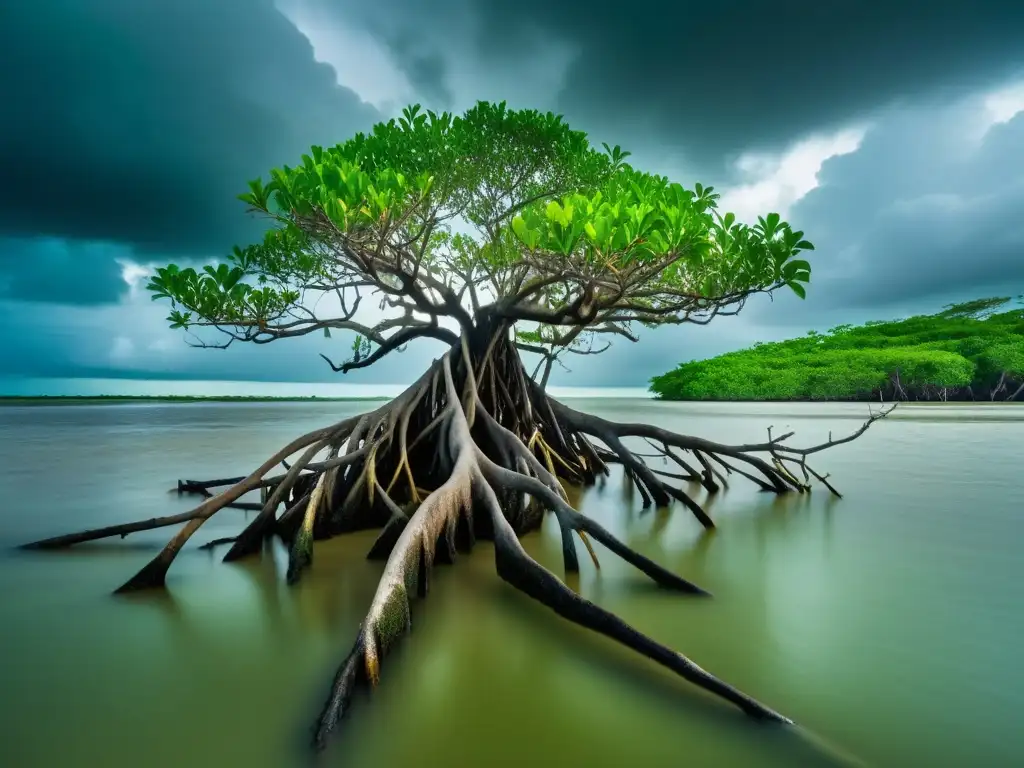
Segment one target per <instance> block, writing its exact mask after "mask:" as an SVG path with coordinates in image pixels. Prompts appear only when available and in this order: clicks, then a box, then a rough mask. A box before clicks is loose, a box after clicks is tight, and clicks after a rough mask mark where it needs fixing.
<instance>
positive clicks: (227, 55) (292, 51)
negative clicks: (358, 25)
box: [0, 0, 379, 301]
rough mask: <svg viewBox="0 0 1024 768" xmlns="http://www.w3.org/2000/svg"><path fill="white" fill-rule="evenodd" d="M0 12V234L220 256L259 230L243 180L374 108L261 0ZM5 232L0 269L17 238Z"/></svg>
mask: <svg viewBox="0 0 1024 768" xmlns="http://www.w3.org/2000/svg"><path fill="white" fill-rule="evenodd" d="M2 20H3V21H2V23H0V52H2V53H0V57H2V58H0V61H2V64H3V66H0V94H2V95H3V105H4V113H5V115H6V117H5V118H4V124H3V131H2V132H0V177H2V178H3V179H4V184H3V185H2V187H0V230H2V231H3V232H4V233H5V234H7V235H8V236H12V237H20V238H22V239H32V238H36V237H38V236H48V237H53V238H64V239H67V240H85V241H93V242H99V243H111V242H112V243H118V244H121V245H123V246H127V247H130V248H132V249H133V250H135V251H136V252H138V253H140V254H142V255H143V256H145V255H149V254H157V255H159V256H166V255H173V254H189V255H194V256H200V257H207V256H209V255H210V254H214V253H220V252H223V251H224V250H225V249H226V248H228V247H230V245H231V244H233V243H234V242H235V241H238V240H246V239H248V238H250V237H252V236H253V235H254V234H256V233H257V232H258V231H259V229H258V224H256V223H255V222H253V221H252V220H251V219H250V218H248V217H246V216H245V214H244V209H243V207H242V205H241V203H239V202H238V201H237V199H236V196H237V194H238V193H239V192H241V191H244V189H245V182H246V181H247V180H248V179H250V178H254V177H255V176H257V175H259V174H265V173H266V172H267V170H268V169H269V168H271V167H273V166H275V165H280V164H282V163H285V162H294V158H295V157H297V156H298V154H299V153H300V152H302V151H304V150H305V149H306V148H308V147H309V145H310V144H313V143H318V142H321V143H322V142H330V143H333V142H334V141H337V139H338V137H339V136H346V135H348V134H351V133H353V132H355V131H356V130H362V129H365V128H367V127H368V126H370V125H372V123H373V122H374V121H375V120H376V119H377V118H378V117H379V116H378V114H377V112H376V110H375V109H373V108H372V107H370V106H369V105H367V104H364V103H363V102H362V101H361V100H360V99H359V98H358V97H357V96H356V95H355V94H354V93H353V92H352V91H350V90H348V89H345V88H343V87H341V86H339V85H338V84H337V81H336V78H335V75H334V71H333V70H332V69H331V68H330V67H329V66H327V65H325V64H320V63H317V62H316V61H315V60H314V58H313V55H312V48H311V46H310V44H309V42H308V41H307V40H306V39H305V38H304V37H303V36H302V34H301V33H300V32H299V31H298V30H297V29H295V27H294V26H293V25H292V24H291V23H290V22H289V21H288V20H287V19H286V18H285V17H284V16H282V15H281V14H280V13H279V12H278V11H277V9H276V8H275V7H274V5H273V3H272V2H270V0H216V2H212V1H210V0H147V2H135V3H125V2H121V0H92V1H91V2H88V3H83V2H80V1H77V0H44V1H43V2H38V3H27V2H26V3H7V4H5V6H4V10H3V14H2ZM11 245H12V244H10V243H8V244H6V246H7V247H4V249H3V251H2V253H3V256H0V258H2V259H3V267H4V269H5V271H7V270H16V269H18V268H19V265H22V264H25V263H26V259H25V258H23V257H22V256H21V255H19V254H18V253H17V251H18V250H20V249H31V247H32V246H28V245H22V246H20V247H19V246H15V247H11ZM96 247H97V248H98V247H99V246H96ZM68 249H69V250H71V251H74V250H80V248H79V246H68ZM43 250H45V247H44V248H43ZM93 250H94V251H95V250H96V248H94V249H93ZM113 255H116V254H113ZM113 255H112V256H113ZM99 261H103V260H102V259H100V260H99ZM106 261H107V262H108V263H106V264H103V265H102V266H100V267H99V268H100V269H106V270H109V269H110V263H112V262H113V259H112V258H110V259H107V260H106ZM96 263H97V261H95V260H94V259H93V257H92V256H89V255H85V256H84V257H83V258H81V259H80V260H79V264H80V267H79V268H80V271H81V272H83V273H84V272H86V271H87V270H88V268H89V266H90V265H93V264H96ZM34 268H35V267H31V266H30V267H28V269H34ZM53 279H54V280H58V279H59V277H58V276H57V275H55V276H54V278H53ZM101 293H102V292H101ZM95 296H96V293H95V292H93V291H90V292H88V295H85V296H84V300H86V301H91V300H93V298H95ZM72 298H73V297H72Z"/></svg>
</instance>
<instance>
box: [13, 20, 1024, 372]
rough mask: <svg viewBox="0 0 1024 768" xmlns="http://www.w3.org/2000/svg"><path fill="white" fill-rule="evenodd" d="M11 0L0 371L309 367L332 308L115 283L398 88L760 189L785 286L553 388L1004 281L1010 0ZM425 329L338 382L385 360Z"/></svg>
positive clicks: (596, 360) (234, 226) (220, 220)
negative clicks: (787, 277) (781, 250)
mask: <svg viewBox="0 0 1024 768" xmlns="http://www.w3.org/2000/svg"><path fill="white" fill-rule="evenodd" d="M637 7H643V9H644V10H643V11H641V12H638V13H628V12H626V10H625V8H624V6H622V5H621V4H618V3H611V2H609V1H608V0H588V1H587V2H584V1H583V0H572V2H554V1H553V0H374V1H373V2H372V3H365V2H355V0H351V1H350V0H279V2H276V3H275V2H273V1H272V0H134V2H126V1H125V0H88V2H87V1H86V0H33V1H32V2H28V0H25V1H24V2H9V3H3V5H2V8H0V105H2V108H0V179H2V180H3V184H2V185H0V345H3V348H2V349H0V353H2V354H0V377H4V376H7V377H10V376H31V377H40V376H52V377H103V378H111V377H113V378H117V377H123V378H182V379H197V378H198V379H253V380H266V381H286V380H287V381H338V380H341V379H340V377H339V376H338V375H337V374H333V373H332V372H331V371H330V370H329V369H328V368H327V367H326V366H325V364H324V363H323V361H322V360H321V359H320V358H319V357H318V356H317V354H316V353H317V352H320V351H323V352H327V353H329V354H332V353H333V354H335V355H336V356H343V354H344V349H345V348H346V347H347V346H348V341H347V340H346V339H345V338H344V337H343V336H342V335H341V334H336V335H335V338H334V339H331V340H326V339H323V338H322V337H318V338H309V339H301V340H296V341H289V342H281V343H275V344H271V345H268V346H262V347H259V348H254V349H248V348H239V349H234V348H233V349H230V350H227V351H217V350H197V349H191V348H189V347H188V346H186V345H185V343H184V341H183V339H182V337H181V335H180V334H179V333H176V332H174V331H170V330H169V329H167V327H166V323H165V321H164V317H165V316H166V310H167V307H166V306H165V305H163V304H154V303H152V302H151V301H150V300H149V297H148V296H147V295H145V292H144V291H142V290H141V288H142V285H143V284H144V278H145V275H146V274H147V272H148V269H150V268H151V267H152V266H153V265H156V264H160V263H166V262H167V261H170V260H176V261H185V260H203V259H214V258H217V257H219V256H220V255H222V254H223V253H225V252H226V251H227V250H228V249H229V248H230V246H231V245H233V244H235V243H236V242H243V243H244V242H245V241H247V240H248V239H250V238H252V237H253V236H254V234H256V233H257V230H255V229H254V224H253V222H252V221H251V220H250V219H249V218H247V217H246V215H245V214H244V210H243V206H242V204H241V203H239V202H237V200H236V198H235V196H236V195H237V194H238V193H239V192H240V191H242V190H243V189H244V185H245V182H246V180H248V179H250V178H253V177H255V176H257V175H260V174H264V175H265V174H266V172H267V171H268V170H269V169H270V168H271V167H273V166H276V165H281V164H283V163H294V162H295V161H296V160H297V159H298V157H299V155H300V154H301V153H302V152H303V151H305V150H306V149H307V148H308V147H309V145H311V144H324V143H327V144H334V143H337V142H339V141H343V140H344V139H346V138H347V137H349V136H350V135H351V134H353V133H354V132H356V131H358V130H365V129H367V128H369V127H370V126H372V124H373V123H374V122H376V121H377V120H380V119H382V118H387V117H390V116H392V115H394V114H395V113H396V112H397V111H399V110H400V109H401V107H402V106H403V105H405V104H407V103H411V102H420V103H423V104H425V105H427V106H431V107H434V108H444V109H453V110H460V111H461V110H463V109H465V108H466V107H468V106H470V105H472V103H473V102H474V101H476V100H478V99H487V100H500V99H506V100H508V101H509V102H510V104H512V105H513V106H519V107H537V108H540V109H553V110H556V111H558V112H561V113H563V114H564V115H565V116H566V117H567V119H568V120H569V121H570V122H571V123H572V124H573V125H574V126H576V127H580V128H583V129H584V130H586V131H588V132H589V133H590V134H591V136H592V138H593V139H594V140H595V141H597V142H599V141H608V142H610V143H613V144H621V145H622V146H624V147H625V148H627V149H630V150H632V151H633V153H634V156H633V158H632V160H633V161H635V164H636V165H637V166H639V167H642V168H644V169H645V170H651V171H656V172H660V173H664V174H667V175H669V176H670V177H672V178H673V179H675V180H678V181H680V182H682V183H683V184H685V185H687V186H692V185H693V183H694V182H695V181H701V182H702V183H704V184H713V185H715V186H716V187H717V188H719V190H720V191H722V192H723V207H726V208H728V209H730V210H734V211H735V212H736V213H737V214H738V215H739V216H740V218H741V219H750V218H752V217H753V216H756V215H757V214H759V213H765V212H768V211H773V210H774V211H778V212H780V213H782V214H783V215H784V216H786V217H787V218H788V219H789V220H790V221H791V222H793V224H794V225H795V226H796V227H797V228H799V229H802V230H804V231H805V233H806V234H807V237H808V238H809V239H811V240H812V241H813V242H814V243H815V244H816V245H817V247H818V249H817V252H816V253H815V254H814V258H813V262H812V263H813V267H814V274H813V277H812V283H811V286H810V289H809V295H808V298H807V300H806V301H804V302H801V301H800V300H798V299H796V298H795V297H793V296H791V295H785V296H781V295H780V296H777V297H776V299H775V301H774V302H770V301H768V300H758V301H753V302H751V303H750V304H749V305H748V306H747V308H746V309H745V310H744V312H743V313H742V314H741V315H740V316H739V317H737V318H725V319H721V320H720V321H716V322H715V323H714V324H712V325H711V326H708V327H697V328H671V329H662V330H659V331H658V332H648V333H646V334H644V335H643V337H642V340H641V342H640V343H639V344H629V343H627V342H621V343H617V344H616V345H615V347H614V348H613V350H612V351H610V352H608V353H607V354H605V355H602V356H598V357H592V358H582V359H577V360H574V361H570V362H571V367H572V372H571V373H568V372H564V371H556V373H555V375H554V383H556V384H562V385H580V386H593V385H614V386H630V385H635V386H644V385H645V384H646V381H647V379H648V378H649V377H650V376H651V375H653V374H656V373H660V372H662V371H663V370H665V369H666V368H668V367H670V366H671V365H672V364H674V363H676V362H680V361H683V360H687V359H691V358H700V357H707V356H711V355H714V354H718V353H720V352H724V351H728V350H731V349H737V348H740V347H744V346H747V345H749V344H751V343H752V342H754V341H758V340H770V339H781V338H785V337H788V336H792V335H797V334H802V333H804V332H806V331H807V330H808V329H811V328H814V329H827V328H829V327H831V326H833V325H836V324H839V323H844V322H863V321H864V320H869V319H887V318H890V317H898V316H905V315H907V314H910V313H914V312H919V311H931V310H934V309H937V308H939V307H941V306H942V305H943V304H946V303H949V302H951V301H957V300H965V299H970V298H976V297H979V296H987V295H1010V294H1013V295H1016V294H1020V293H1022V292H1024V215H1022V212H1024V3H1022V2H1019V0H1016V1H1014V0H1003V2H999V1H997V0H975V2H972V3H964V2H947V1H946V0H902V1H895V0H894V1H893V2H888V3H881V2H879V3H855V2H849V0H844V1H843V2H838V1H832V0H773V1H772V2H761V1H760V0H757V1H755V0H749V1H748V2H742V1H738V2H732V3H711V2H707V1H706V0H705V1H704V2H699V3H697V2H688V1H687V0H673V1H672V2H653V3H651V2H649V3H645V4H641V5H638V6H637ZM437 351H438V348H437V347H435V346H432V345H431V342H426V343H424V344H422V345H421V346H419V347H411V348H410V349H409V350H408V351H407V352H405V353H404V354H403V355H393V356H391V358H389V359H385V361H383V362H382V363H380V364H379V365H377V366H373V367H372V368H370V369H368V370H365V371H357V372H353V373H351V374H348V376H347V377H345V379H344V381H346V382H350V383H360V384H366V383H374V382H380V383H402V382H406V381H410V380H411V379H412V378H413V377H414V376H415V373H416V368H418V367H420V366H421V365H422V364H424V363H425V362H426V361H427V360H428V359H430V357H432V356H433V355H435V354H436V353H437Z"/></svg>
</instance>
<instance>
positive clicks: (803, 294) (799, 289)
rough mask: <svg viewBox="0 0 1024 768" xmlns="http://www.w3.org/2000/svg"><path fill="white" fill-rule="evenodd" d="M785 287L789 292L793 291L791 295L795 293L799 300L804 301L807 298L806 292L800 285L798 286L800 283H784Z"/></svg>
mask: <svg viewBox="0 0 1024 768" xmlns="http://www.w3.org/2000/svg"><path fill="white" fill-rule="evenodd" d="M786 285H788V286H789V289H790V290H791V291H793V293H795V294H796V295H797V296H799V297H800V298H801V299H806V298H807V290H806V289H805V288H804V287H803V286H802V285H800V283H792V282H791V283H786Z"/></svg>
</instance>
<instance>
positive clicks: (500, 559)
mask: <svg viewBox="0 0 1024 768" xmlns="http://www.w3.org/2000/svg"><path fill="white" fill-rule="evenodd" d="M444 375H445V384H446V387H447V389H448V390H449V393H450V395H451V396H450V398H449V401H448V402H449V405H448V406H447V407H446V409H445V413H444V419H443V421H444V425H445V429H444V434H445V435H446V439H447V446H446V448H447V451H448V453H449V454H450V455H451V457H452V458H453V460H454V465H453V468H452V470H451V473H450V475H449V477H448V479H447V481H446V482H445V483H444V484H443V485H442V486H441V487H440V488H438V489H437V490H436V491H434V492H433V493H431V494H430V495H428V496H427V497H426V498H425V499H424V501H423V502H422V503H421V504H420V505H419V507H418V508H417V509H416V511H415V512H414V513H413V515H412V516H411V517H409V518H408V519H405V518H404V516H403V515H402V513H401V511H400V510H394V511H393V515H392V517H391V520H390V521H389V523H388V525H387V526H385V529H384V531H383V532H382V533H381V536H380V537H379V538H378V540H377V542H376V543H375V545H374V550H372V551H371V552H372V553H376V555H378V556H379V555H380V554H382V553H383V551H388V552H389V554H388V558H387V563H386V565H385V567H384V572H383V575H382V576H381V579H380V583H379V585H378V588H377V591H376V593H375V595H374V598H373V601H372V602H371V605H370V609H369V611H368V613H367V615H366V618H365V619H364V621H363V623H362V625H361V627H360V630H359V634H358V636H357V638H356V641H355V643H354V645H353V648H352V651H351V652H350V653H349V655H348V656H347V657H346V658H345V660H344V661H343V662H342V664H341V666H340V667H339V668H338V671H337V673H336V674H335V677H334V681H333V684H332V686H331V691H330V694H329V696H328V698H327V701H326V703H325V705H324V707H323V710H322V712H321V714H320V717H319V718H318V720H317V723H316V727H315V735H314V739H313V742H314V746H315V747H316V748H318V749H320V748H322V747H323V746H324V745H325V743H326V740H327V738H328V736H329V735H330V733H331V732H332V731H334V730H335V729H336V728H337V726H338V724H339V722H340V721H341V719H342V718H343V717H344V715H345V714H346V713H347V712H348V711H349V709H350V707H351V700H352V695H353V691H354V689H355V687H356V685H357V683H359V682H360V681H366V682H368V683H369V684H370V685H371V686H373V685H376V684H377V681H378V680H379V676H380V666H381V662H382V660H383V658H384V657H385V655H386V654H387V652H388V651H389V650H390V649H391V648H392V647H393V646H394V644H395V643H396V642H397V641H398V640H399V639H400V638H401V637H403V636H404V635H405V634H406V633H407V632H408V631H409V630H410V628H411V601H412V597H413V596H414V595H415V596H419V597H423V596H425V595H426V593H427V588H428V584H429V575H430V571H431V568H432V566H433V563H434V562H435V560H438V559H446V560H447V558H441V557H438V555H439V554H440V552H439V550H438V547H437V545H438V543H442V547H441V551H444V550H445V549H447V550H448V551H449V552H450V553H451V555H452V557H454V530H455V528H456V526H457V524H458V523H459V522H460V521H461V520H466V521H467V522H468V523H470V524H472V520H473V516H474V510H477V509H479V508H481V507H483V508H486V510H487V512H488V517H489V522H490V524H491V526H492V527H493V538H494V541H495V565H496V567H497V570H498V574H499V576H500V577H501V578H502V579H504V580H505V581H507V582H508V583H509V584H511V585H512V586H514V587H516V588H518V589H520V590H521V591H523V592H525V593H526V594H527V595H529V596H530V597H533V598H534V599H536V600H538V601H540V602H541V603H543V604H544V605H547V606H548V607H550V608H552V609H553V610H555V611H556V612H557V613H559V615H561V616H563V617H564V618H567V619H569V620H570V621H573V622H575V623H577V624H580V625H582V626H585V627H587V628H588V629H592V630H594V631H597V632H600V633H602V634H604V635H607V636H608V637H611V638H612V639H615V640H617V641H619V642H621V643H623V644H625V645H626V646H628V647H630V648H632V649H633V650H636V651H638V652H639V653H642V654H643V655H645V656H647V657H649V658H651V659H653V660H655V661H657V662H659V663H660V664H662V665H663V666H666V667H668V668H669V669H671V670H673V671H674V672H676V673H677V674H679V675H681V676H682V677H684V678H685V679H687V680H689V681H691V682H693V683H694V684H696V685H698V686H700V687H701V688H704V689H705V690H707V691H710V692H712V693H714V694H716V695H718V696H720V697H722V698H724V699H726V700H727V701H730V702H731V703H733V704H735V705H736V706H738V707H739V708H740V709H742V710H743V711H744V712H746V713H747V714H748V715H751V716H752V717H756V718H759V719H766V720H772V721H775V722H780V723H790V722H791V721H790V720H789V719H788V718H786V717H784V716H782V715H780V714H779V713H777V712H775V711H774V710H772V709H770V708H768V707H766V706H765V705H763V704H761V703H759V702H757V701H756V700H754V699H753V698H751V697H749V696H747V695H746V694H744V693H742V692H740V691H738V690H736V689H735V688H733V687H732V686H729V685H728V684H726V683H724V682H722V681H721V680H719V679H718V678H716V677H714V676H713V675H711V674H710V673H708V672H706V671H705V670H703V669H701V668H700V667H699V666H697V665H696V664H694V663H693V662H692V661H690V660H689V659H687V658H686V657H685V656H682V655H681V654H679V653H676V652H675V651H672V650H671V649H669V648H667V647H665V646H663V645H660V644H659V643H657V642H655V641H654V640H652V639H650V638H648V637H647V636H645V635H643V634H642V633H640V632H638V631H637V630H636V629H634V628H632V627H630V626H629V625H628V624H626V623H625V622H623V621H622V620H620V619H618V618H617V617H615V616H614V615H613V614H611V613H609V612H607V611H605V610H604V609H602V608H599V607H598V606H596V605H594V604H593V603H591V602H589V601H587V600H585V599H583V598H581V597H579V596H578V595H576V594H575V593H573V592H572V591H571V590H570V589H569V588H568V587H566V586H565V584H563V583H562V582H561V581H560V580H559V579H558V578H556V577H555V576H554V575H553V574H552V573H550V572H549V571H547V570H545V569H544V568H543V567H542V566H540V565H539V564H538V563H536V562H535V561H534V560H533V559H532V558H530V557H529V555H527V554H526V552H525V550H523V548H522V545H521V544H520V543H519V539H518V537H517V535H516V532H515V531H514V530H513V528H512V525H511V524H510V522H509V519H508V518H509V511H508V509H507V506H506V505H505V504H503V502H502V501H501V500H500V499H501V498H504V497H507V492H509V491H512V492H514V493H515V494H521V495H524V496H527V497H529V498H530V499H532V500H533V501H535V502H536V503H539V504H541V505H543V506H544V507H546V508H548V509H550V510H552V511H553V512H554V513H555V515H556V517H557V520H558V524H559V526H560V528H561V530H562V532H563V544H564V543H565V542H566V541H571V534H572V533H574V532H575V533H576V534H578V535H580V536H581V538H582V539H583V540H584V542H585V543H586V545H587V547H588V550H590V551H591V553H592V556H593V557H594V559H595V561H596V554H594V553H593V547H592V546H591V545H590V542H589V538H591V537H592V538H593V539H594V540H596V541H597V542H599V543H601V544H603V545H604V546H605V547H607V548H608V549H609V550H610V551H611V552H613V553H614V554H617V555H619V556H620V557H622V558H623V559H624V560H626V561H627V562H628V563H630V564H631V565H633V566H635V567H636V568H637V569H638V570H640V571H641V572H642V573H644V574H646V575H647V576H648V577H649V578H651V579H652V580H653V581H655V582H656V583H657V584H659V585H661V586H664V587H667V588H670V589H674V590H678V591H682V592H685V593H689V594H694V595H707V594H708V593H707V592H706V591H705V590H703V589H702V588H700V587H699V586H697V585H695V584H693V583H691V582H689V581H687V580H686V579H683V578H681V577H679V576H677V575H675V574H673V573H671V572H670V571H668V570H666V569H664V568H662V567H661V566H659V565H657V564H656V563H654V562H653V561H651V560H649V559H647V558H646V557H644V556H643V555H641V554H639V553H638V552H635V551H633V550H632V549H630V548H629V547H628V546H626V545H625V544H623V543H622V542H620V541H619V540H618V539H616V538H615V537H614V536H613V535H612V534H611V533H610V532H608V531H607V530H606V529H604V528H603V527H602V526H601V525H599V524H598V523H596V522H595V521H593V520H591V519H590V518H588V517H585V516H584V515H581V514H580V513H579V512H577V511H576V510H575V509H573V508H572V507H571V506H570V505H569V504H568V502H567V501H566V499H565V493H564V490H563V489H562V488H561V486H560V484H559V483H558V480H557V478H556V477H555V475H554V474H553V473H552V472H551V470H550V467H551V466H552V465H549V466H544V464H542V463H541V462H540V461H539V460H538V459H537V458H536V457H535V456H534V455H533V453H532V452H531V450H530V449H529V447H528V446H527V444H526V443H524V442H523V441H522V440H520V439H518V438H517V437H516V436H515V435H514V433H512V432H511V431H509V430H507V429H506V428H504V427H503V426H502V425H501V424H499V423H498V422H497V421H496V420H495V419H493V417H492V416H491V415H490V413H489V412H488V409H487V408H486V407H485V405H484V403H482V402H480V401H479V399H478V398H476V396H475V395H472V394H470V395H469V397H467V398H457V397H456V396H455V395H456V392H455V388H454V383H453V381H452V375H451V369H450V363H449V361H448V359H447V358H445V359H444ZM469 414H472V415H473V417H474V421H478V422H479V423H481V424H482V425H483V426H484V428H485V430H486V432H487V433H488V434H489V435H490V437H491V439H492V441H493V444H494V445H496V446H498V448H499V451H498V453H499V454H500V455H503V456H504V457H506V458H508V457H509V456H511V457H512V458H513V459H514V466H516V467H517V468H518V469H517V470H511V469H508V468H507V467H505V466H501V465H499V464H498V463H496V462H495V461H494V460H492V459H491V458H490V457H488V456H487V455H486V454H485V452H484V451H483V450H482V449H481V447H480V445H479V443H478V442H477V441H476V439H475V438H474V437H473V434H472V432H471V429H470V421H469ZM379 492H380V489H379V488H378V493H379ZM474 502H475V503H474ZM531 503H532V502H531ZM385 534H387V535H385ZM564 548H565V549H566V550H568V547H567V546H564ZM574 562H575V551H574V550H573V552H572V554H571V555H568V554H567V555H566V565H567V569H569V568H568V566H570V565H572V564H573V563H574Z"/></svg>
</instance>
